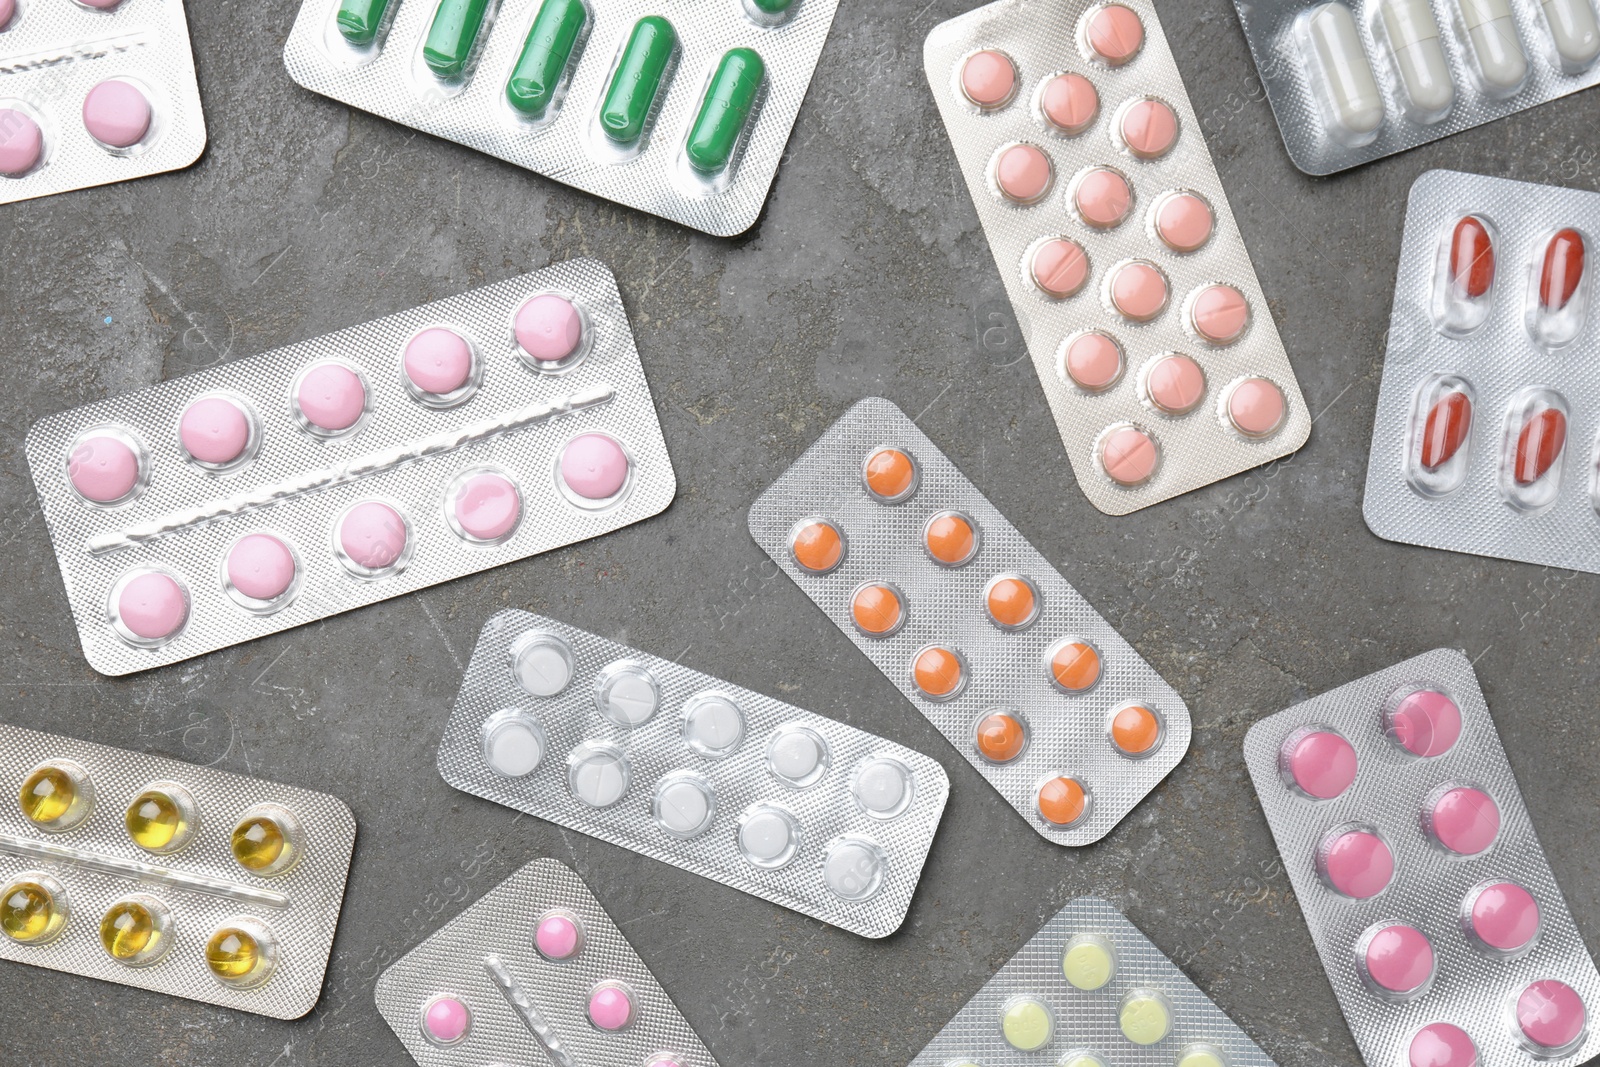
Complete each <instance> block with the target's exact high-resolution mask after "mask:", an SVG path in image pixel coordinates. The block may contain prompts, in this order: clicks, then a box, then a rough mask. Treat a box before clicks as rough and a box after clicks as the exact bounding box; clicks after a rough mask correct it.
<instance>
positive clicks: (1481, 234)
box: [1445, 215, 1494, 300]
mask: <svg viewBox="0 0 1600 1067" xmlns="http://www.w3.org/2000/svg"><path fill="white" fill-rule="evenodd" d="M1445 270H1446V277H1447V278H1448V279H1449V281H1450V287H1451V291H1452V292H1453V293H1454V294H1456V295H1457V296H1458V297H1460V298H1463V299H1468V300H1476V299H1477V298H1478V297H1481V296H1484V295H1485V294H1487V293H1488V292H1489V288H1490V286H1492V285H1493V284H1494V241H1493V239H1492V238H1491V237H1490V236H1489V228H1488V227H1487V226H1485V225H1484V224H1483V220H1482V219H1480V218H1478V217H1477V216H1475V215H1468V216H1466V217H1465V218H1463V219H1462V220H1461V221H1460V222H1457V223H1456V225H1455V229H1454V230H1452V231H1451V233H1450V251H1449V255H1448V260H1447V262H1446V268H1445Z"/></svg>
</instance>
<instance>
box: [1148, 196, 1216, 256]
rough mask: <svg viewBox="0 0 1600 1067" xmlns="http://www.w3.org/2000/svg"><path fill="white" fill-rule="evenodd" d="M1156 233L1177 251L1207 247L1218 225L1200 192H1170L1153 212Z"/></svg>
mask: <svg viewBox="0 0 1600 1067" xmlns="http://www.w3.org/2000/svg"><path fill="white" fill-rule="evenodd" d="M1152 221H1153V224H1154V227H1155V231H1156V236H1157V237H1158V238H1160V240H1161V243H1162V244H1164V245H1166V246H1167V247H1168V248H1170V249H1172V250H1173V251H1174V252H1194V251H1196V250H1198V249H1200V248H1203V247H1205V244H1206V242H1207V241H1209V240H1211V231H1212V230H1213V229H1215V227H1216V218H1215V216H1213V215H1212V213H1211V205H1210V204H1208V203H1206V201H1205V198H1204V197H1202V196H1201V195H1200V194H1199V193H1191V192H1179V191H1175V192H1169V193H1164V194H1162V196H1161V198H1160V199H1159V200H1157V201H1156V206H1155V211H1154V212H1153V215H1152Z"/></svg>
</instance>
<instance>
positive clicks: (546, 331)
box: [511, 293, 583, 363]
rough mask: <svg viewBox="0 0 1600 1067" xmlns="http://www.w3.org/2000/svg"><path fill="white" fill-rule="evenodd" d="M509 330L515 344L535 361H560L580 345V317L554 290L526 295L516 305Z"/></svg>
mask: <svg viewBox="0 0 1600 1067" xmlns="http://www.w3.org/2000/svg"><path fill="white" fill-rule="evenodd" d="M511 332H512V334H513V335H514V336H515V337H516V340H517V347H518V348H520V349H522V351H523V352H525V353H527V355H528V358H529V359H532V360H534V361H536V362H538V363H560V362H561V361H562V360H564V359H568V358H570V357H571V356H572V355H573V354H574V353H576V352H577V351H578V348H579V346H580V345H582V344H583V316H582V315H580V314H579V313H578V308H577V306H576V305H575V304H573V302H572V301H570V300H568V299H567V298H566V297H564V296H559V295H557V294H556V293H540V294H539V295H538V296H534V297H529V298H528V299H527V300H525V301H523V304H522V306H521V307H519V308H517V314H516V316H515V317H514V318H513V320H512V324H511Z"/></svg>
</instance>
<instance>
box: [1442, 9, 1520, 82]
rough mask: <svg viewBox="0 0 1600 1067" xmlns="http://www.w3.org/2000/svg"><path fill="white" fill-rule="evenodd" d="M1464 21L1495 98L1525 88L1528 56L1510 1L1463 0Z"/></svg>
mask: <svg viewBox="0 0 1600 1067" xmlns="http://www.w3.org/2000/svg"><path fill="white" fill-rule="evenodd" d="M1459 3H1460V5H1461V21H1462V22H1463V23H1465V24H1466V27H1467V36H1468V38H1470V39H1471V41H1472V54H1473V57H1474V58H1475V59H1476V60H1477V61H1478V73H1479V75H1481V76H1482V78H1483V84H1484V87H1485V88H1486V89H1487V90H1488V91H1489V94H1490V95H1491V96H1498V97H1505V96H1510V95H1511V94H1513V93H1515V92H1516V91H1517V90H1518V89H1520V88H1522V82H1523V79H1525V78H1527V76H1528V57H1527V56H1526V55H1524V54H1523V51H1522V41H1521V40H1520V39H1518V37H1517V23H1516V20H1515V19H1513V18H1512V17H1511V3H1510V0H1459Z"/></svg>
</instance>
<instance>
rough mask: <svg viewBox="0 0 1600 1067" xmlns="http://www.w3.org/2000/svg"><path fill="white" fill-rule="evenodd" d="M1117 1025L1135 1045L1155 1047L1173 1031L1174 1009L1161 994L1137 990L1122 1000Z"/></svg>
mask: <svg viewBox="0 0 1600 1067" xmlns="http://www.w3.org/2000/svg"><path fill="white" fill-rule="evenodd" d="M1117 1025H1118V1027H1120V1028H1121V1030H1122V1036H1123V1037H1126V1038H1127V1039H1128V1040H1129V1041H1132V1042H1133V1043H1134V1044H1135V1045H1154V1044H1155V1043H1156V1042H1158V1041H1160V1040H1161V1039H1162V1038H1164V1037H1166V1036H1167V1034H1168V1033H1169V1032H1170V1031H1171V1030H1172V1009H1171V1008H1170V1007H1168V1005H1167V998H1166V997H1164V996H1162V995H1161V994H1160V993H1157V992H1154V991H1153V990H1148V989H1135V990H1133V991H1132V992H1130V993H1129V994H1128V995H1127V996H1125V997H1123V998H1122V1006H1121V1009H1120V1010H1119V1011H1118V1012H1117Z"/></svg>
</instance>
